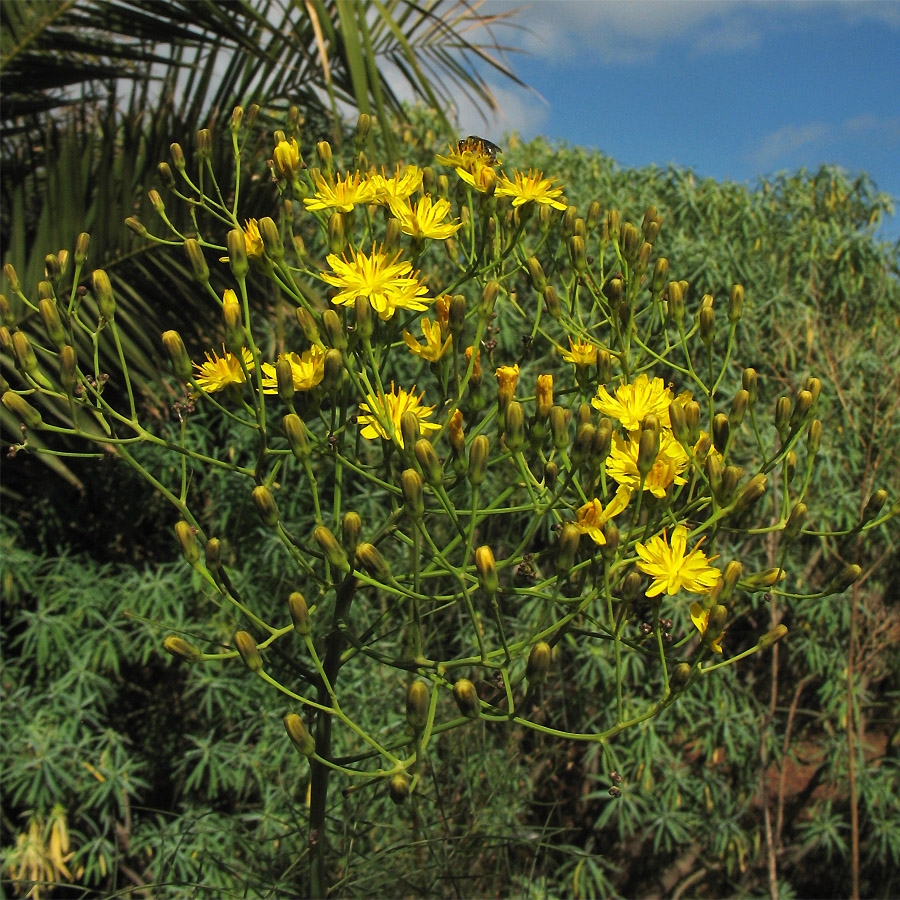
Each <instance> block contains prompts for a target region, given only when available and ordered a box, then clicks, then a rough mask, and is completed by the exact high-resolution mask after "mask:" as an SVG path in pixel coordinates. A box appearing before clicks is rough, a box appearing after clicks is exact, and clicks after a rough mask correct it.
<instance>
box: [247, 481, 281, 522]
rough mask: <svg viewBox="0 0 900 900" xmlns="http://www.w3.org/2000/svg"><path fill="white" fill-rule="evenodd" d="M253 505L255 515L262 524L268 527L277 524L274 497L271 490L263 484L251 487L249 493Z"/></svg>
mask: <svg viewBox="0 0 900 900" xmlns="http://www.w3.org/2000/svg"><path fill="white" fill-rule="evenodd" d="M250 498H251V499H252V500H253V505H254V506H255V507H256V512H257V515H259V518H260V520H261V521H262V523H263V525H265V526H267V527H268V528H274V527H275V526H276V525H277V524H278V518H279V517H278V507H277V506H276V505H275V498H274V497H273V496H272V492H271V491H270V490H269V489H268V488H267V487H266V486H265V485H264V484H261V485H259V486H258V487H255V488H253V490H252V491H251V493H250Z"/></svg>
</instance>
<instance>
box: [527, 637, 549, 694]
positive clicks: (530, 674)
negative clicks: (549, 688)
mask: <svg viewBox="0 0 900 900" xmlns="http://www.w3.org/2000/svg"><path fill="white" fill-rule="evenodd" d="M550 656H551V650H550V645H549V644H548V643H547V642H546V641H538V643H536V644H535V645H534V646H533V647H532V648H531V652H530V653H529V654H528V663H527V665H526V667H525V677H526V678H527V679H528V683H529V684H543V682H545V681H546V680H547V673H548V672H549V671H550Z"/></svg>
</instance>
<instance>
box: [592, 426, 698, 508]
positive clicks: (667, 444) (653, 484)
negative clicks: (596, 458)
mask: <svg viewBox="0 0 900 900" xmlns="http://www.w3.org/2000/svg"><path fill="white" fill-rule="evenodd" d="M638 447H639V445H638V439H637V436H636V434H635V436H634V437H629V438H628V439H627V440H623V439H622V437H621V435H619V434H618V433H616V434H613V438H612V447H611V448H610V451H609V456H608V457H607V460H606V474H607V475H609V476H610V478H612V479H613V480H614V481H616V482H617V483H618V484H624V485H625V486H626V487H629V488H631V489H632V490H635V491H636V490H639V489H640V486H641V475H640V472H639V471H638V467H637V460H638ZM689 462H690V459H689V457H688V455H687V453H685V451H684V448H683V447H682V446H681V444H679V443H678V441H676V440H675V438H674V437H673V436H672V432H671V431H668V430H666V431H662V432H660V436H659V455H658V456H657V457H656V462H654V463H653V468H652V469H651V470H650V471H649V472H648V473H647V477H646V478H645V479H644V490H645V491H650V493H652V494H653V496H654V497H660V498H661V497H665V496H666V489H667V488H668V487H669V485H670V484H685V483H686V481H687V479H686V478H684V477H683V476H682V474H681V473H682V472H683V471H684V470H685V469H686V468H687V466H688V463H689Z"/></svg>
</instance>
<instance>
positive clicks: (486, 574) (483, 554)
mask: <svg viewBox="0 0 900 900" xmlns="http://www.w3.org/2000/svg"><path fill="white" fill-rule="evenodd" d="M475 571H476V572H477V573H478V584H479V585H480V586H481V589H482V590H483V591H484V592H485V593H486V594H488V595H490V596H493V595H494V594H496V593H497V591H498V590H499V588H500V580H499V578H498V576H497V564H496V562H495V561H494V553H493V551H492V550H491V548H490V547H488V546H487V545H484V546H482V547H479V548H478V549H477V550H476V551H475Z"/></svg>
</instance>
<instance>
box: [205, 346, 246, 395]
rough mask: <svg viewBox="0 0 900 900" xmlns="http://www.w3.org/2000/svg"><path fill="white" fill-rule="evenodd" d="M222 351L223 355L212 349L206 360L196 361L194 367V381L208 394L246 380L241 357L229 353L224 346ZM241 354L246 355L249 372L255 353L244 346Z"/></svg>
mask: <svg viewBox="0 0 900 900" xmlns="http://www.w3.org/2000/svg"><path fill="white" fill-rule="evenodd" d="M222 353H223V355H222V356H218V355H217V354H216V352H215V350H211V351H210V352H209V353H207V354H206V362H202V363H194V368H195V369H196V370H197V372H196V374H195V375H194V381H196V382H197V386H198V387H200V388H202V389H203V390H204V391H206V393H208V394H214V393H215V392H216V391H224V390H225V388H227V387H228V386H229V385H232V384H243V383H244V382H245V381H246V378H245V377H244V370H243V369H242V368H241V361H240V359H238V357H237V356H235V355H234V354H233V353H229V352H228V351H227V350H226V349H225V347H224V346H223V347H222ZM241 355H242V356H243V357H244V366H245V367H246V369H247V371H248V372H249V371H250V370H251V369H252V368H253V354H252V353H250V351H249V350H248V349H247V348H246V347H244V348H243V350H242V351H241Z"/></svg>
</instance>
